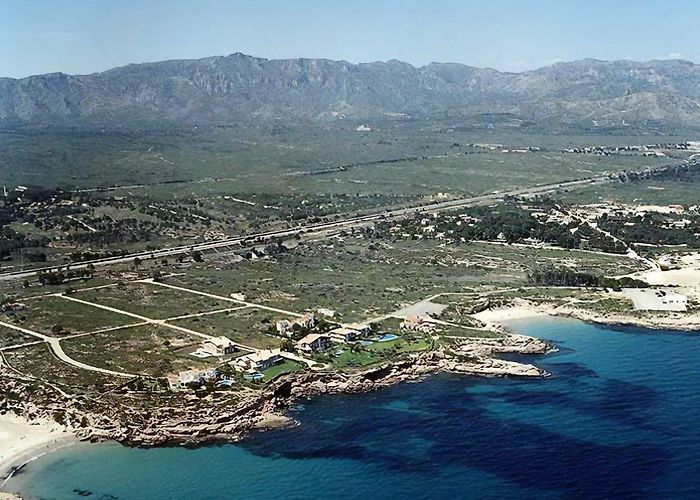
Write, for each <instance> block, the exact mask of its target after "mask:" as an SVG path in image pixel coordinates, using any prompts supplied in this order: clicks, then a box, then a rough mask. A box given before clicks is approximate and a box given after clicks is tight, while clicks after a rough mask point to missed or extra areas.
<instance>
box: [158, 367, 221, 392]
mask: <svg viewBox="0 0 700 500" xmlns="http://www.w3.org/2000/svg"><path fill="white" fill-rule="evenodd" d="M218 373H219V372H218V370H217V369H216V368H210V369H209V370H198V369H194V370H185V371H182V372H179V373H177V374H170V375H168V377H167V378H168V386H169V387H170V389H171V390H173V391H176V390H179V389H186V388H187V386H188V385H189V384H193V383H202V382H206V381H208V380H213V379H215V378H216V377H217V375H218Z"/></svg>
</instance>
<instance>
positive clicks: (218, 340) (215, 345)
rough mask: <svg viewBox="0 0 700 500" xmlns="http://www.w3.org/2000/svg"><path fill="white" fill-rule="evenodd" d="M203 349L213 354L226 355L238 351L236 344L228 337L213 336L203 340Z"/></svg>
mask: <svg viewBox="0 0 700 500" xmlns="http://www.w3.org/2000/svg"><path fill="white" fill-rule="evenodd" d="M200 350H201V351H204V352H207V353H209V354H211V355H212V356H224V355H226V354H231V353H233V352H235V351H236V345H235V344H234V343H233V341H231V339H229V338H228V337H223V336H222V337H212V338H210V339H207V340H205V341H204V342H202V347H201V348H200Z"/></svg>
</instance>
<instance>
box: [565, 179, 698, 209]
mask: <svg viewBox="0 0 700 500" xmlns="http://www.w3.org/2000/svg"><path fill="white" fill-rule="evenodd" d="M562 198H563V199H564V200H565V201H567V202H570V203H602V202H613V203H625V204H630V205H633V204H636V205H685V206H687V207H688V206H693V205H697V204H698V202H700V196H698V181H696V182H680V181H644V182H638V183H629V184H606V185H598V186H595V187H591V188H587V189H582V190H580V191H572V192H570V193H568V194H566V195H565V196H563V197H562Z"/></svg>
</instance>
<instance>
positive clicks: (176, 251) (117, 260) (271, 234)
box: [0, 175, 612, 281]
mask: <svg viewBox="0 0 700 500" xmlns="http://www.w3.org/2000/svg"><path fill="white" fill-rule="evenodd" d="M611 181H612V178H611V177H610V176H608V175H600V176H595V177H589V178H585V179H578V180H572V181H564V182H558V183H553V184H546V185H542V186H534V187H529V188H521V189H514V190H511V191H504V192H496V193H491V194H486V195H480V196H474V197H471V198H459V199H456V200H449V201H444V202H439V203H432V204H425V205H415V206H411V207H405V208H399V209H395V210H391V209H386V210H383V211H381V212H377V213H372V214H368V215H361V216H355V217H348V218H345V219H341V220H335V221H331V222H320V223H311V224H300V225H298V226H295V227H292V228H287V229H279V230H274V231H268V232H263V233H254V234H248V235H240V236H234V237H231V238H223V239H219V240H213V241H208V242H204V243H195V244H192V245H182V246H176V247H168V248H162V249H159V250H153V251H146V252H136V253H131V254H127V255H119V256H114V257H106V258H102V259H95V260H90V261H84V262H79V263H74V264H70V265H65V266H47V267H41V268H35V269H24V270H21V271H7V272H0V281H2V280H17V279H26V278H32V277H35V276H37V275H38V274H39V273H42V272H49V271H55V270H57V269H58V268H59V267H61V268H62V269H68V268H70V269H71V270H80V269H85V268H87V267H88V266H89V265H93V266H95V267H102V266H110V265H115V264H125V263H131V262H133V261H134V259H136V258H139V259H142V260H143V259H161V258H166V257H173V256H177V255H182V254H187V253H191V252H195V251H200V252H201V251H206V250H215V249H217V248H222V247H228V246H230V245H239V244H241V245H244V246H245V245H256V244H264V243H265V242H267V241H269V240H272V239H274V238H285V237H290V236H295V235H302V234H304V235H309V234H312V235H320V234H323V233H324V232H333V231H339V230H342V229H348V228H352V227H358V226H362V225H364V224H367V223H372V222H378V221H381V220H385V219H387V220H388V219H401V218H405V217H409V216H411V215H415V214H418V213H434V212H440V211H444V210H455V209H460V208H467V207H473V206H478V205H483V204H487V203H492V202H495V201H500V200H503V199H504V198H507V197H510V196H532V195H538V194H545V193H550V192H554V191H558V190H562V189H575V188H582V187H585V186H590V185H592V184H596V183H606V182H611Z"/></svg>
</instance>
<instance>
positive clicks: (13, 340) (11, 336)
mask: <svg viewBox="0 0 700 500" xmlns="http://www.w3.org/2000/svg"><path fill="white" fill-rule="evenodd" d="M35 340H37V338H36V337H33V336H31V335H27V334H26V333H22V332H20V331H17V330H13V329H12V328H6V327H4V326H0V347H6V346H11V345H17V344H24V343H25V342H34V341H35Z"/></svg>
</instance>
